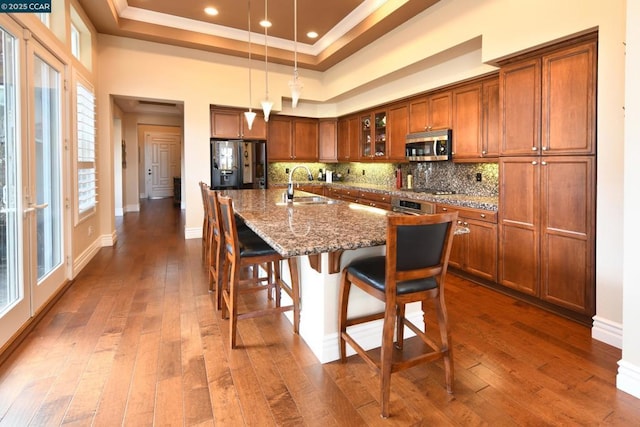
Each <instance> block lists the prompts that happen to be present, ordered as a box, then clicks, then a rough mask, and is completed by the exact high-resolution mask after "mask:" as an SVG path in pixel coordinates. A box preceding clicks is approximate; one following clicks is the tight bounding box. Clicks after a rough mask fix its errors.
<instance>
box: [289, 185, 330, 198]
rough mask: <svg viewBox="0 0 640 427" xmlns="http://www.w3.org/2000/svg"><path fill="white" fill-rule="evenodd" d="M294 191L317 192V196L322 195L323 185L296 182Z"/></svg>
mask: <svg viewBox="0 0 640 427" xmlns="http://www.w3.org/2000/svg"><path fill="white" fill-rule="evenodd" d="M294 190H295V191H297V190H300V191H306V192H307V193H313V194H318V195H319V196H324V185H322V184H315V185H313V184H296V186H295V188H294Z"/></svg>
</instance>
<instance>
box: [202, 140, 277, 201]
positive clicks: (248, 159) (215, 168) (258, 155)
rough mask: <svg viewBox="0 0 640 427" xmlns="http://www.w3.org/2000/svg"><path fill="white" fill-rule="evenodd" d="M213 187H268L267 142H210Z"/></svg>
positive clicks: (218, 188)
mask: <svg viewBox="0 0 640 427" xmlns="http://www.w3.org/2000/svg"><path fill="white" fill-rule="evenodd" d="M210 142H211V150H210V152H211V156H210V160H211V187H212V188H213V189H215V190H224V189H245V188H247V189H248V188H267V147H266V143H265V141H245V140H229V139H223V140H220V139H211V141H210Z"/></svg>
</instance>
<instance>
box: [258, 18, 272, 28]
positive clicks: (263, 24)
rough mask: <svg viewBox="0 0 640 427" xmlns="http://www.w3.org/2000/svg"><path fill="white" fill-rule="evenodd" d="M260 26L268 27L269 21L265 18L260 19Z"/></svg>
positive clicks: (269, 25)
mask: <svg viewBox="0 0 640 427" xmlns="http://www.w3.org/2000/svg"><path fill="white" fill-rule="evenodd" d="M260 26H261V27H264V28H270V27H271V21H267V20H266V19H263V20H262V21H260Z"/></svg>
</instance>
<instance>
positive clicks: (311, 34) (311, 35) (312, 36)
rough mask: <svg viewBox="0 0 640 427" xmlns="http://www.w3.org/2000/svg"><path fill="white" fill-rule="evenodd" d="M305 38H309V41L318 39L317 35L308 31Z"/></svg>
mask: <svg viewBox="0 0 640 427" xmlns="http://www.w3.org/2000/svg"><path fill="white" fill-rule="evenodd" d="M307 37H309V38H310V39H315V38H316V37H318V33H316V32H315V31H309V32H308V33H307Z"/></svg>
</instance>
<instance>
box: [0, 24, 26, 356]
mask: <svg viewBox="0 0 640 427" xmlns="http://www.w3.org/2000/svg"><path fill="white" fill-rule="evenodd" d="M21 34H22V29H21V28H20V27H18V26H17V25H16V24H15V22H14V21H13V20H12V19H10V18H8V17H6V16H2V15H0V346H3V345H4V344H5V343H6V342H7V341H9V340H10V339H11V338H12V337H13V336H14V334H15V333H16V332H17V331H19V330H20V328H21V327H22V326H23V325H24V323H25V322H26V321H27V320H28V319H29V317H30V316H31V289H30V288H29V287H28V286H26V280H25V274H24V271H25V268H26V266H27V264H28V262H27V259H28V257H27V256H25V255H26V254H27V251H28V247H29V243H28V242H26V240H28V237H26V234H25V228H24V224H25V222H24V216H23V209H24V206H23V205H22V200H23V199H22V188H23V185H24V171H25V165H26V163H25V155H24V150H23V144H22V142H23V137H22V135H24V131H25V129H26V126H25V125H24V123H25V122H26V120H24V119H23V118H24V116H23V115H22V110H23V108H24V106H23V103H22V102H21V101H22V100H23V99H24V97H23V96H22V95H23V87H24V81H23V79H21V78H20V76H21V74H20V73H19V72H18V70H19V69H21V66H22V65H23V64H22V62H21V58H22V56H21V49H20V48H21V47H22V46H23V44H22V42H23V41H22V39H21V38H20V35H21Z"/></svg>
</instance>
